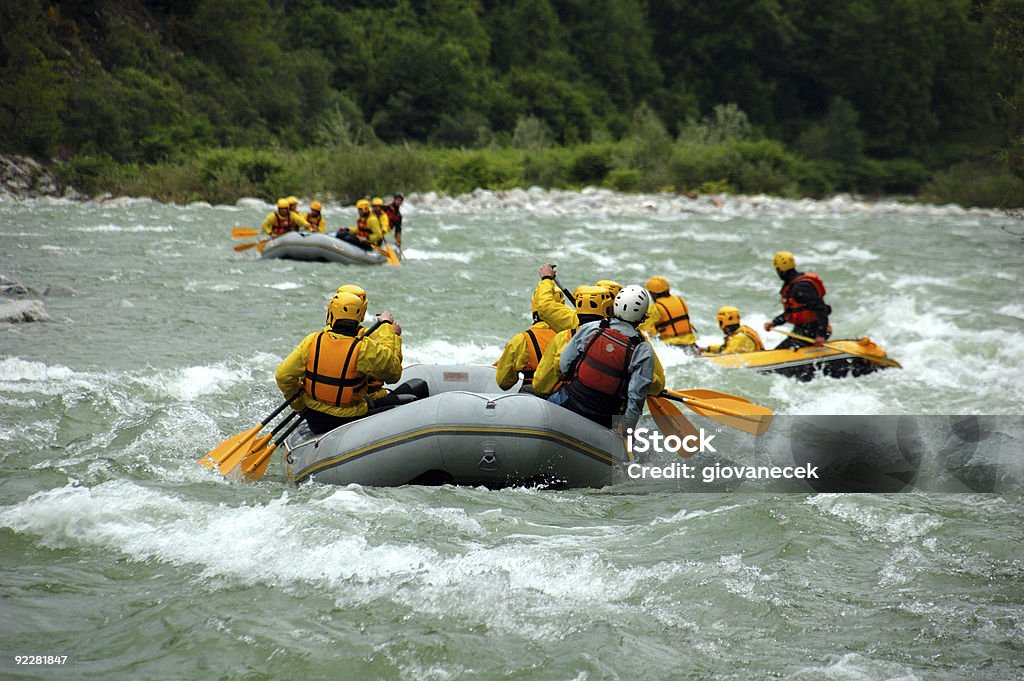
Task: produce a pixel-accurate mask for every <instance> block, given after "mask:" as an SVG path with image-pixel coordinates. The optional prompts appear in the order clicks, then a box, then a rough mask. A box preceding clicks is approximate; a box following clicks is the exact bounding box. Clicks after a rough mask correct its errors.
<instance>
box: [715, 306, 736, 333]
mask: <svg viewBox="0 0 1024 681" xmlns="http://www.w3.org/2000/svg"><path fill="white" fill-rule="evenodd" d="M739 323H740V311H739V309H738V308H735V307H733V306H731V305H726V306H724V307H720V308H718V328H720V329H722V330H723V331H724V330H725V328H726V327H728V326H734V325H735V326H738V325H739Z"/></svg>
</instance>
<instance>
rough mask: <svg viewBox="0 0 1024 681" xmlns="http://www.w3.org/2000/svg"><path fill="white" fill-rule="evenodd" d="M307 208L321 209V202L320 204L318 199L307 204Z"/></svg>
mask: <svg viewBox="0 0 1024 681" xmlns="http://www.w3.org/2000/svg"><path fill="white" fill-rule="evenodd" d="M309 209H310V210H323V204H321V203H320V202H319V201H314V202H313V203H311V204H309Z"/></svg>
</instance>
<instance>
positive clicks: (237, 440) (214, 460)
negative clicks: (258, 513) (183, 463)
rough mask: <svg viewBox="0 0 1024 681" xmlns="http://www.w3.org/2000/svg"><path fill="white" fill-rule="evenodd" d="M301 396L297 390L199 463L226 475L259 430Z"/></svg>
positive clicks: (236, 463)
mask: <svg viewBox="0 0 1024 681" xmlns="http://www.w3.org/2000/svg"><path fill="white" fill-rule="evenodd" d="M301 394H302V391H301V390H299V391H298V392H296V393H295V394H294V395H292V396H291V397H289V398H288V399H287V400H285V401H284V402H282V403H281V404H280V405H279V406H278V407H277V409H275V410H274V411H272V412H271V413H270V415H269V416H267V418H265V419H263V420H262V421H260V423H259V425H257V426H253V427H252V428H250V429H249V430H247V431H245V432H242V433H239V434H237V435H232V436H231V437H229V438H228V439H226V440H224V442H221V443H220V444H219V445H217V446H216V447H214V448H213V449H211V450H210V451H209V452H207V454H206V455H205V456H203V457H202V458H201V459H199V463H201V464H202V465H204V466H206V467H207V468H213V467H214V466H216V467H217V469H218V470H219V471H220V472H221V474H227V473H228V471H230V470H231V469H232V468H234V467H235V466H237V465H238V463H239V462H240V461H241V460H242V459H243V458H244V457H245V455H246V454H248V453H249V451H250V449H251V448H252V445H253V444H255V441H256V436H257V435H258V434H259V432H260V431H261V430H263V427H264V426H266V425H267V424H268V423H270V422H271V421H273V420H274V418H275V417H276V416H277V415H278V414H280V413H281V412H282V411H284V410H285V408H286V407H287V406H288V405H289V404H291V403H292V401H293V400H294V399H295V398H296V397H298V396H299V395H301Z"/></svg>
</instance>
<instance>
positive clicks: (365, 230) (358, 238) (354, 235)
mask: <svg viewBox="0 0 1024 681" xmlns="http://www.w3.org/2000/svg"><path fill="white" fill-rule="evenodd" d="M356 211H358V213H359V216H358V217H357V218H356V224H355V226H354V227H348V228H345V227H342V228H341V229H339V230H338V233H337V234H336V235H335V236H337V237H338V238H340V239H345V240H346V241H352V240H355V242H356V243H358V244H360V245H361V246H363V247H364V248H366V249H367V250H369V247H370V246H376V245H378V244H380V242H381V241H383V240H384V234H383V233H381V231H380V220H378V219H377V217H376V216H375V215H374V214H373V212H372V211H371V210H370V202H369V201H367V200H366V199H359V200H358V201H356Z"/></svg>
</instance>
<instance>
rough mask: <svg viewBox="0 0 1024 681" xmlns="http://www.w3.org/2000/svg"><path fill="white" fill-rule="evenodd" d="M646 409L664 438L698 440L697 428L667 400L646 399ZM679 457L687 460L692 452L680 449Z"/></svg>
mask: <svg viewBox="0 0 1024 681" xmlns="http://www.w3.org/2000/svg"><path fill="white" fill-rule="evenodd" d="M647 409H648V410H649V411H650V412H651V416H652V417H653V418H654V425H656V426H657V427H658V431H659V432H660V433H661V434H662V435H664V436H666V437H668V436H669V435H675V436H677V437H679V438H680V439H681V438H684V437H687V436H688V435H693V436H694V437H695V438H697V439H698V440H699V439H700V432H699V431H698V430H697V427H696V426H694V425H693V424H692V423H690V420H689V419H688V418H686V416H684V415H683V412H681V411H679V409H678V408H677V407H676V405H674V404H672V403H671V402H669V401H668V400H667V399H665V398H663V397H648V398H647ZM679 456H681V457H683V458H688V457H691V456H693V452H688V451H686V450H685V449H680V450H679Z"/></svg>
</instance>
